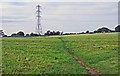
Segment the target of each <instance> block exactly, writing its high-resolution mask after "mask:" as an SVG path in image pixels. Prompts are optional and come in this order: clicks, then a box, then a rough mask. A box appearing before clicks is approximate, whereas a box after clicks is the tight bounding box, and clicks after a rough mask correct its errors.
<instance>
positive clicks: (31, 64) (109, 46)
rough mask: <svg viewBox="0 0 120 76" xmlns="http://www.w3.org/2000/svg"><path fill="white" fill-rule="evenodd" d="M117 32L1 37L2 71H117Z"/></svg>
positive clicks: (34, 72) (108, 72) (15, 72)
mask: <svg viewBox="0 0 120 76" xmlns="http://www.w3.org/2000/svg"><path fill="white" fill-rule="evenodd" d="M118 42H120V41H119V40H118V33H103V34H80V35H65V36H45V37H8V38H2V73H3V74H89V72H88V71H87V70H86V68H85V67H83V66H82V65H80V64H79V63H78V62H77V61H76V60H75V59H74V58H73V57H72V54H74V55H77V56H78V58H79V59H81V60H82V61H83V62H84V63H85V64H86V65H88V66H90V67H92V68H94V70H96V71H97V72H98V73H99V74H118V67H119V66H118V47H119V46H118Z"/></svg>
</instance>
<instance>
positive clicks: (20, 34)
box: [0, 25, 120, 37]
mask: <svg viewBox="0 0 120 76" xmlns="http://www.w3.org/2000/svg"><path fill="white" fill-rule="evenodd" d="M109 32H120V25H118V26H116V27H115V30H110V29H108V28H107V27H102V28H99V29H97V30H95V31H93V32H89V30H87V31H86V32H81V33H63V32H60V31H50V30H48V31H47V32H46V33H44V35H43V36H52V35H70V34H94V33H109ZM23 36H26V37H29V36H40V35H38V34H36V33H30V34H25V33H24V32H22V31H19V32H18V33H13V34H11V36H7V35H5V34H4V32H3V30H0V37H23Z"/></svg>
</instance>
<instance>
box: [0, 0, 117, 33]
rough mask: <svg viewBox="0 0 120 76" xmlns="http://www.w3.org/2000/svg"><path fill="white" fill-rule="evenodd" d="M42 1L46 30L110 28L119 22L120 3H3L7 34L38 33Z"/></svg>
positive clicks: (3, 20) (2, 18) (67, 30)
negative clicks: (38, 11)
mask: <svg viewBox="0 0 120 76" xmlns="http://www.w3.org/2000/svg"><path fill="white" fill-rule="evenodd" d="M38 4H40V5H41V6H42V8H41V11H42V13H41V16H42V18H41V24H42V28H43V32H45V31H47V30H48V29H50V30H59V31H63V32H82V31H86V30H89V31H94V30H96V29H97V28H99V27H102V26H106V27H108V28H110V29H114V27H115V26H116V25H117V24H118V2H15V0H14V1H13V2H9V0H8V2H2V3H1V4H0V9H2V15H1V16H0V20H1V21H2V28H0V29H3V30H4V32H5V34H7V35H10V34H11V33H14V32H18V31H24V32H25V33H31V32H36V27H37V23H36V22H37V20H36V5H38Z"/></svg>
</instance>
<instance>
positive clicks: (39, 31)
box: [37, 5, 42, 35]
mask: <svg viewBox="0 0 120 76" xmlns="http://www.w3.org/2000/svg"><path fill="white" fill-rule="evenodd" d="M40 8H41V6H40V5H37V33H38V35H41V34H42V26H41V15H40V14H41V11H40Z"/></svg>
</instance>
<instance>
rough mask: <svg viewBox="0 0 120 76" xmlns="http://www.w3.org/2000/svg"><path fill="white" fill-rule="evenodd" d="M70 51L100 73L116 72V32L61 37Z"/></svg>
mask: <svg viewBox="0 0 120 76" xmlns="http://www.w3.org/2000/svg"><path fill="white" fill-rule="evenodd" d="M63 40H64V41H66V42H65V44H66V45H67V47H69V48H70V51H71V53H73V54H76V55H77V56H78V57H79V59H82V60H83V61H84V62H85V63H86V64H87V65H89V66H91V67H93V68H94V69H95V70H97V71H98V72H99V73H100V74H118V47H119V46H118V42H119V41H118V34H117V33H110V34H93V35H77V36H70V37H67V36H66V37H64V38H63Z"/></svg>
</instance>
